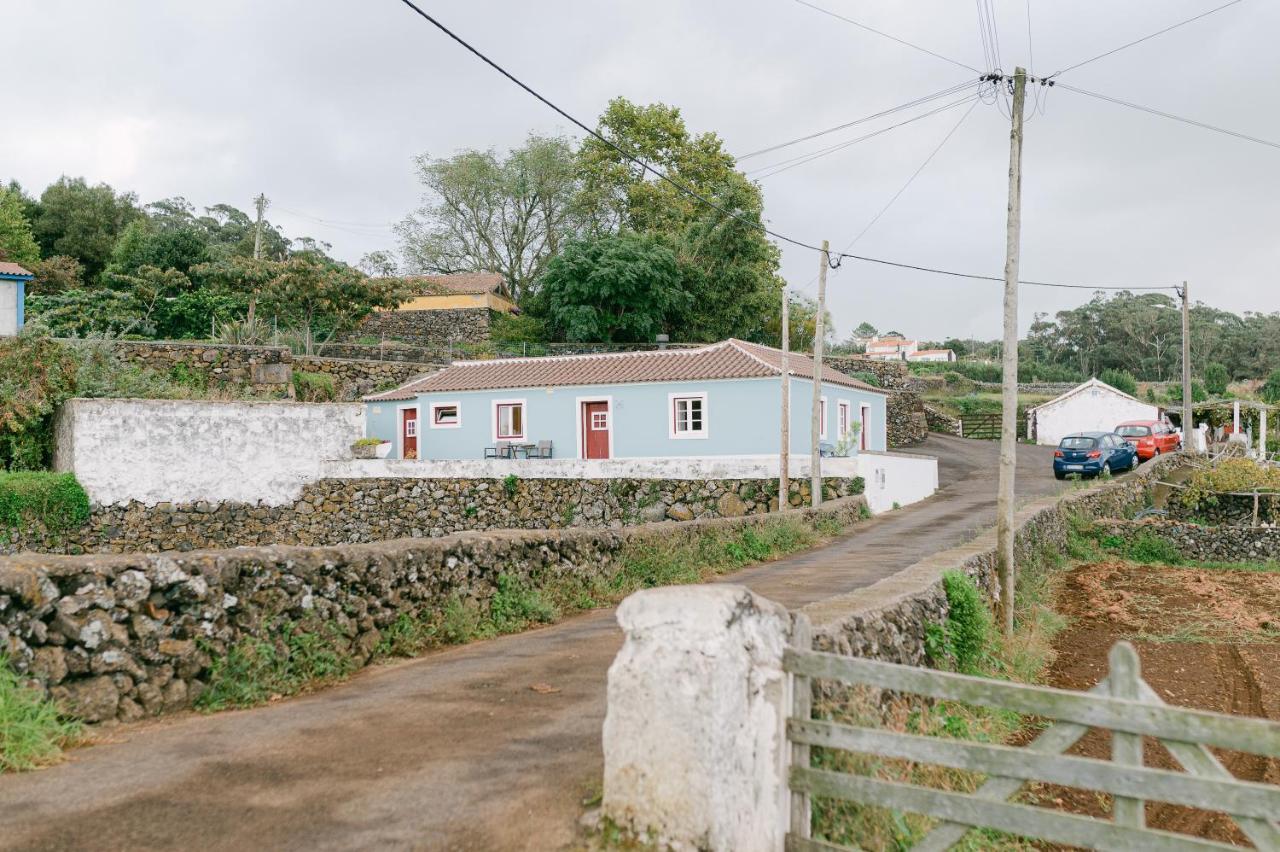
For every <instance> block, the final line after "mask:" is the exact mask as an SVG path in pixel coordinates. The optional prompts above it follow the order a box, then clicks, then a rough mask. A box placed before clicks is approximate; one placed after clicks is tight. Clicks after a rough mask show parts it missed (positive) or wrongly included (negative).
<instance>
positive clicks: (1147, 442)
mask: <svg viewBox="0 0 1280 852" xmlns="http://www.w3.org/2000/svg"><path fill="white" fill-rule="evenodd" d="M1116 434H1117V435H1119V436H1120V437H1122V438H1124V439H1125V440H1126V441H1128V442H1129V443H1130V444H1133V446H1134V447H1135V448H1136V449H1137V450H1138V458H1139V459H1141V460H1142V461H1148V460H1149V459H1153V458H1155V457H1156V456H1158V455H1160V454H1161V453H1176V452H1177V451H1178V450H1180V449H1182V435H1181V434H1180V433H1179V432H1178V431H1177V430H1176V429H1174V428H1173V427H1172V426H1170V425H1169V424H1168V423H1166V422H1165V421H1163V420H1130V421H1129V422H1128V423H1121V424H1120V425H1119V426H1117V427H1116Z"/></svg>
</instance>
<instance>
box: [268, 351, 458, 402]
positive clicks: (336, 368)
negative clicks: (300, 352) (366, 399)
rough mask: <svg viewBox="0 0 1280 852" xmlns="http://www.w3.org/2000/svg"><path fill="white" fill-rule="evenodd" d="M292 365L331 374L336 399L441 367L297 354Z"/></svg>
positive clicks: (356, 395) (396, 384)
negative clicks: (335, 389) (336, 387)
mask: <svg viewBox="0 0 1280 852" xmlns="http://www.w3.org/2000/svg"><path fill="white" fill-rule="evenodd" d="M293 366H294V369H296V370H299V371H305V372H308V373H323V374H325V375H328V376H333V378H334V380H335V381H336V382H337V384H338V399H340V400H355V399H359V398H360V397H362V396H364V395H366V394H370V393H374V392H375V391H379V390H389V389H391V388H393V387H399V386H400V385H402V384H404V383H405V382H408V381H409V380H410V379H416V378H418V377H419V376H423V375H426V374H428V373H434V372H436V371H437V370H439V369H440V368H441V365H439V364H421V363H414V362H408V361H370V360H354V359H347V358H318V357H311V356H298V357H296V358H294V361H293Z"/></svg>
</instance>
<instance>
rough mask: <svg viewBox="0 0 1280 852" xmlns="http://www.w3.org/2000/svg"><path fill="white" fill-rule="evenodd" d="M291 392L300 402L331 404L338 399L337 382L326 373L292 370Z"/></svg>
mask: <svg viewBox="0 0 1280 852" xmlns="http://www.w3.org/2000/svg"><path fill="white" fill-rule="evenodd" d="M293 392H294V395H295V396H296V397H297V399H299V400H300V401H302V402H333V401H334V400H335V399H337V398H338V382H337V380H336V379H334V377H333V376H331V375H329V374H328V373H311V372H307V371H306V370H294V371H293Z"/></svg>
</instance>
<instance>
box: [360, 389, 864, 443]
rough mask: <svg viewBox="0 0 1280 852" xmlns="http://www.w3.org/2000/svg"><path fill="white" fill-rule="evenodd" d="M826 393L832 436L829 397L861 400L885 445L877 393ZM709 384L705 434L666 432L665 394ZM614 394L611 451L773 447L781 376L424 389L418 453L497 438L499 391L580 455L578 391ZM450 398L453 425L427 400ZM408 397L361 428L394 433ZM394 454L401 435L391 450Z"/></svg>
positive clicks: (805, 437) (534, 433) (797, 434)
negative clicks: (445, 424) (439, 420)
mask: <svg viewBox="0 0 1280 852" xmlns="http://www.w3.org/2000/svg"><path fill="white" fill-rule="evenodd" d="M811 387H812V383H811V382H808V381H803V380H799V379H797V380H793V381H792V383H791V412H792V423H791V449H792V452H794V453H807V452H808V451H809V412H810V405H811V404H812V399H813V397H812V391H811ZM824 387H825V389H826V392H825V395H826V396H827V421H828V422H827V438H826V439H825V440H827V441H829V442H830V443H832V444H834V443H836V441H837V440H838V437H839V436H838V435H836V418H837V416H838V415H837V409H836V403H837V402H838V401H840V400H848V401H849V403H850V406H851V412H852V413H851V419H853V420H856V419H857V417H858V406H859V404H866V405H868V406H870V411H869V412H868V423H869V424H870V428H869V430H868V436H869V440H870V443H869V447H870V448H871V449H873V450H883V449H885V446H886V445H885V406H884V397H883V396H882V395H880V394H876V393H867V392H865V391H859V390H857V389H854V388H845V387H841V386H839V385H833V384H829V383H824ZM671 393H706V395H707V432H708V436H707V437H706V438H674V439H673V438H671V437H670V434H669V433H670V430H669V427H668V424H667V418H668V417H669V416H670V415H669V411H670V409H669V401H668V395H669V394H671ZM606 396H607V397H611V398H612V407H611V411H612V416H613V457H614V458H655V457H656V458H661V457H667V456H715V455H765V454H772V453H776V452H777V451H778V444H779V433H780V430H781V423H780V420H781V418H780V416H779V412H780V411H781V405H782V402H781V400H782V390H781V383H780V382H779V380H778V379H731V380H717V381H703V382H664V383H653V384H628V385H591V386H576V387H558V388H552V389H547V388H536V389H525V390H503V391H482V392H481V391H472V392H468V393H432V394H423V395H422V396H420V397H419V398H418V399H417V405H418V406H419V412H420V413H419V429H418V457H419V458H424V459H475V458H482V457H483V455H484V448H485V447H491V446H493V445H494V434H493V407H494V403H495V402H496V401H497V400H516V399H523V400H524V401H525V403H526V406H525V417H526V423H525V435H526V442H528V443H535V442H537V441H546V440H550V441H552V442H553V444H554V451H555V457H556V458H576V457H578V447H577V431H578V406H577V400H578V398H579V397H606ZM432 402H437V403H438V402H457V403H458V404H459V406H460V412H461V419H462V423H461V425H460V426H459V427H458V428H448V429H446V428H439V429H433V428H431V425H430V423H429V421H430V419H431V418H430V414H429V411H430V408H429V406H430V403H432ZM413 404H414V401H413V400H404V401H389V402H370V403H366V413H367V418H366V430H367V432H368V434H369V436H370V437H377V438H384V439H386V440H390V441H393V442H395V441H396V440H397V432H398V430H397V422H398V417H399V414H398V412H399V409H400V407H402V406H405V405H413ZM399 454H400V447H399V444H398V442H397V443H396V447H395V449H394V450H393V452H392V455H393V456H398V455H399Z"/></svg>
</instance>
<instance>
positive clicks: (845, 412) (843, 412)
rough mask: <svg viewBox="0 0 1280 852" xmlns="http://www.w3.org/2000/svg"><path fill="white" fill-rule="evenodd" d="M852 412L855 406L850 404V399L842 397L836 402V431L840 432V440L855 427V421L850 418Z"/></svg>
mask: <svg viewBox="0 0 1280 852" xmlns="http://www.w3.org/2000/svg"><path fill="white" fill-rule="evenodd" d="M852 413H853V407H852V406H851V405H850V404H849V400H847V399H842V400H839V401H838V402H836V432H838V433H839V438H838V440H841V441H843V440H844V439H845V436H847V435H848V434H849V430H850V429H851V428H852V427H853V421H851V420H850V419H849V417H850V415H851V414H852Z"/></svg>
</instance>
